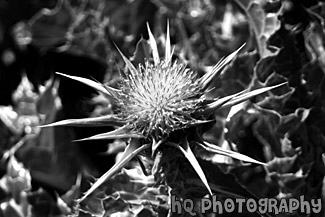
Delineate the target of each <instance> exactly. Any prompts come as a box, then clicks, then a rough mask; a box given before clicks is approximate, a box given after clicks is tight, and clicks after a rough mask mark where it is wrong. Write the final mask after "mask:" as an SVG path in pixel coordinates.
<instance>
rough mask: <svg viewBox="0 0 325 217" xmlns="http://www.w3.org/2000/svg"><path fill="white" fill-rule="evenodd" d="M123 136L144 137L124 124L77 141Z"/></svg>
mask: <svg viewBox="0 0 325 217" xmlns="http://www.w3.org/2000/svg"><path fill="white" fill-rule="evenodd" d="M121 138H138V139H139V138H143V135H141V134H137V133H131V132H130V130H129V129H127V127H126V126H122V127H120V128H118V129H116V130H113V131H111V132H107V133H101V134H97V135H95V136H91V137H88V138H85V139H78V140H75V141H78V142H79V141H87V140H103V139H121Z"/></svg>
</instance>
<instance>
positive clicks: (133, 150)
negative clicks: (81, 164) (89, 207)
mask: <svg viewBox="0 0 325 217" xmlns="http://www.w3.org/2000/svg"><path fill="white" fill-rule="evenodd" d="M149 147H150V145H149V144H146V145H141V144H140V143H139V142H138V141H137V140H131V142H130V144H129V145H128V146H127V147H126V148H125V150H124V152H123V154H122V157H121V158H120V160H119V161H118V162H116V163H115V164H114V166H113V167H112V168H111V169H109V170H108V171H107V172H106V173H105V174H104V175H102V176H101V177H100V178H99V179H98V180H97V181H96V182H95V183H94V184H93V185H92V186H91V188H90V189H89V190H88V191H87V192H86V193H85V194H84V195H83V197H82V198H80V199H79V200H78V201H77V202H78V203H81V202H82V201H83V200H85V199H86V198H87V197H88V196H89V195H90V194H92V193H93V192H94V191H95V190H96V189H97V188H98V187H100V186H101V185H102V184H103V183H104V182H105V181H106V180H108V179H109V178H111V177H112V176H114V175H115V174H116V173H118V172H119V171H120V170H121V169H122V168H123V167H124V166H125V165H126V164H127V163H128V162H130V160H132V159H133V158H134V157H135V156H136V155H137V154H139V153H140V152H141V151H143V150H145V149H148V148H149Z"/></svg>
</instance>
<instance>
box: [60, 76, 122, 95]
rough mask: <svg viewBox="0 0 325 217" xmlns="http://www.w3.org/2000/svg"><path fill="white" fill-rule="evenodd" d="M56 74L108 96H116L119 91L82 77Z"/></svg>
mask: <svg viewBox="0 0 325 217" xmlns="http://www.w3.org/2000/svg"><path fill="white" fill-rule="evenodd" d="M56 74H59V75H62V76H65V77H67V78H70V79H72V80H75V81H79V82H81V83H83V84H86V85H88V86H90V87H92V88H94V89H96V90H98V91H100V92H102V93H104V94H106V95H108V96H116V92H118V91H119V90H117V89H114V88H112V87H108V86H104V85H103V84H101V83H99V82H96V81H92V80H90V79H87V78H82V77H78V76H72V75H66V74H63V73H60V72H56Z"/></svg>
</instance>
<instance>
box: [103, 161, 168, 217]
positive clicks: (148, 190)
mask: <svg viewBox="0 0 325 217" xmlns="http://www.w3.org/2000/svg"><path fill="white" fill-rule="evenodd" d="M103 188H105V190H104V192H105V199H103V205H104V208H105V214H106V215H107V216H111V215H112V214H114V213H116V214H117V213H118V212H124V213H128V214H129V215H131V213H132V214H136V213H140V212H143V211H144V210H147V209H148V210H149V211H150V212H153V213H155V214H156V215H154V216H157V214H158V213H159V214H161V213H166V214H167V212H168V208H169V205H168V203H169V195H168V188H167V187H166V186H165V185H160V184H157V183H156V181H155V179H154V176H153V175H150V176H146V175H144V174H143V172H142V170H141V169H140V168H139V167H136V168H133V169H122V171H121V172H120V173H118V174H116V175H115V176H114V177H112V178H111V179H109V180H108V181H107V183H105V186H103ZM147 216H148V215H147ZM149 216H152V215H149Z"/></svg>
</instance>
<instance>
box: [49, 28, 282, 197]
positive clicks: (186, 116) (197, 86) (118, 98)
mask: <svg viewBox="0 0 325 217" xmlns="http://www.w3.org/2000/svg"><path fill="white" fill-rule="evenodd" d="M148 33H149V45H150V48H151V51H152V59H153V61H152V62H150V61H149V60H146V61H145V63H144V64H139V66H138V67H137V68H136V67H135V66H134V65H133V64H132V63H131V61H130V60H129V59H128V58H127V57H125V56H124V55H123V54H122V52H121V51H120V50H119V52H120V54H121V56H122V58H123V60H124V62H125V65H126V68H127V70H126V71H125V72H124V73H123V74H122V75H121V76H122V77H123V79H122V81H121V82H120V83H119V85H118V89H115V88H112V87H109V86H107V85H104V84H101V83H98V82H95V81H92V80H89V79H86V78H81V77H76V76H70V75H64V74H61V73H58V74H60V75H63V76H65V77H68V78H71V79H74V80H76V81H79V82H82V83H84V84H86V85H89V86H91V87H93V88H95V89H97V90H98V91H100V92H102V93H103V94H104V95H106V96H108V97H111V98H113V99H114V101H115V102H114V103H115V104H116V106H117V107H118V112H117V113H116V114H113V115H106V116H101V117H95V118H85V119H72V120H63V121H59V122H56V123H53V124H50V125H47V126H107V125H110V126H115V127H117V129H116V130H114V131H111V132H107V133H103V134H99V135H95V136H92V137H89V138H86V139H82V140H99V139H117V138H127V139H129V142H128V145H127V146H126V149H125V151H124V153H123V156H122V157H121V160H120V161H118V162H116V164H115V165H114V166H113V167H112V168H111V169H110V170H109V171H107V172H106V173H105V174H104V175H103V176H102V177H100V178H99V179H98V180H97V181H96V182H95V183H94V184H93V185H92V187H91V188H90V189H89V190H88V191H87V192H86V193H85V195H84V196H83V197H82V198H81V199H80V200H79V201H82V200H84V199H85V198H86V197H87V196H89V195H90V194H91V193H92V192H93V191H94V190H95V189H96V188H98V187H99V186H100V185H101V184H102V183H103V182H105V181H106V180H107V179H109V178H110V177H112V176H113V175H114V174H115V173H117V172H118V171H119V170H120V169H121V168H122V167H123V166H124V165H125V164H126V163H128V162H129V161H130V160H131V159H132V158H133V157H135V156H136V155H137V154H139V153H140V152H142V151H143V150H145V149H150V148H151V152H152V155H153V156H154V154H155V152H156V150H157V149H158V148H159V147H160V146H163V145H169V146H173V147H175V148H177V149H179V150H180V151H181V152H182V153H183V154H184V156H185V157H186V158H187V159H188V160H189V162H190V163H191V165H192V166H193V168H194V169H195V171H196V172H197V174H198V175H199V176H200V178H201V180H202V181H203V183H204V185H205V186H206V188H207V189H208V191H209V192H210V194H212V191H211V189H210V187H209V184H208V181H207V179H206V177H205V175H204V173H203V171H202V169H201V167H200V165H199V163H198V161H197V160H196V157H195V156H194V154H193V152H192V151H191V148H190V146H189V143H188V142H182V143H180V144H175V143H172V142H169V141H168V137H169V135H170V134H171V133H172V132H175V131H176V130H179V129H186V128H189V127H193V126H196V125H200V124H203V123H206V122H208V121H210V120H209V119H208V117H209V114H210V113H211V112H213V111H215V110H216V109H221V108H225V107H231V106H233V105H235V104H238V103H240V102H243V101H245V100H247V99H249V98H250V97H253V96H256V95H258V94H261V93H264V92H266V91H268V90H271V89H273V88H275V87H278V86H280V85H282V84H280V85H277V86H273V87H266V88H261V89H257V90H253V91H243V92H240V93H237V94H234V95H230V96H226V97H223V98H218V99H207V97H206V94H207V93H208V91H209V90H208V85H209V84H210V82H211V80H212V79H213V78H214V77H215V76H217V75H218V74H219V73H220V72H221V70H222V69H223V68H224V66H225V65H227V64H228V63H229V62H231V60H232V59H233V58H234V57H235V56H236V55H237V53H238V52H239V51H240V49H241V48H242V47H243V46H242V47H240V48H239V49H238V50H236V51H235V52H233V53H232V54H230V55H229V56H228V57H226V58H224V59H222V60H221V61H220V62H219V63H217V64H216V65H215V66H214V67H213V68H212V70H211V71H209V72H207V73H206V74H205V75H203V76H202V77H199V76H198V74H197V73H196V72H194V71H192V70H191V69H188V68H187V67H186V65H185V64H183V63H179V62H177V61H175V62H173V61H172V55H173V49H172V48H171V45H170V39H169V27H168V26H167V34H166V35H167V36H166V44H165V56H164V58H163V59H161V58H160V57H159V53H158V47H157V42H156V40H155V39H154V36H153V34H152V33H151V30H150V28H149V26H148ZM142 138H144V139H142ZM143 143H144V144H143ZM196 144H197V145H199V146H201V147H202V148H204V149H205V150H208V151H210V152H213V153H217V154H222V155H226V156H229V157H232V158H236V159H238V160H243V161H247V162H251V163H259V164H263V163H261V162H258V161H256V160H254V159H252V158H249V157H247V156H245V155H242V154H240V153H237V152H233V151H229V150H224V149H222V148H220V147H218V146H216V145H213V144H209V143H207V142H205V141H200V142H197V143H196Z"/></svg>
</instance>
